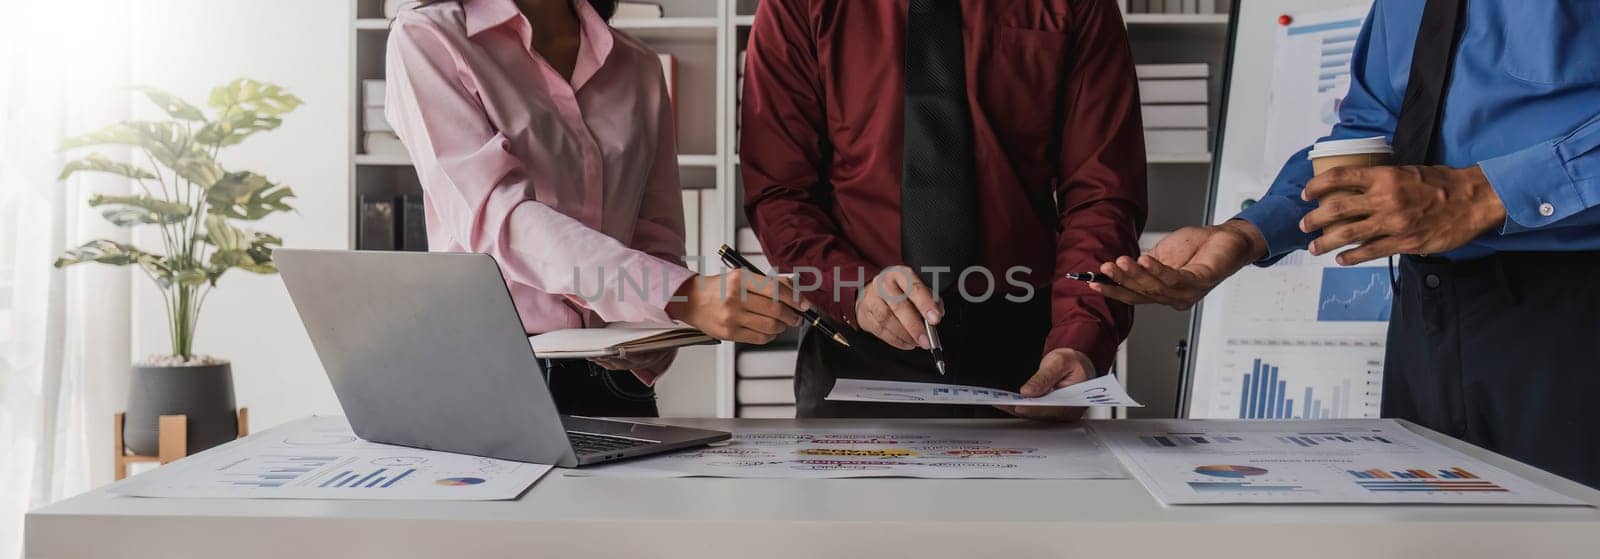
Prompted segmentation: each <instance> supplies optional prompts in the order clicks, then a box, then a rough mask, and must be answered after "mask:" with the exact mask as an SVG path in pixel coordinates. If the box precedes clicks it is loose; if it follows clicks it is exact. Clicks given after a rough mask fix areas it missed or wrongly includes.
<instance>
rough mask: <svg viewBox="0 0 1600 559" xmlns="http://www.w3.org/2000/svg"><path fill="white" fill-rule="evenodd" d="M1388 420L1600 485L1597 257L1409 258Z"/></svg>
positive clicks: (1391, 363)
mask: <svg viewBox="0 0 1600 559" xmlns="http://www.w3.org/2000/svg"><path fill="white" fill-rule="evenodd" d="M1398 294H1399V296H1398V297H1396V298H1395V302H1394V308H1393V310H1394V312H1393V316H1392V317H1391V319H1390V322H1389V341H1388V356H1387V358H1386V363H1385V365H1384V375H1383V416H1384V417H1398V418H1404V419H1408V420H1411V421H1415V422H1417V423H1420V424H1422V425H1425V426H1427V427H1429V428H1431V429H1434V430H1436V431H1439V432H1442V433H1445V434H1448V435H1450V436H1453V437H1457V438H1460V439H1462V440H1465V441H1467V442H1470V443H1472V444H1475V445H1478V446H1481V447H1484V448H1487V449H1489V450H1493V451H1495V452H1498V453H1501V454H1504V455H1506V456H1510V457H1512V458H1515V459H1517V460H1520V461H1522V462H1526V463H1528V464H1531V465H1533V466H1536V467H1539V468H1541V469H1544V470H1546V471H1549V472H1551V473H1555V474H1558V475H1561V476H1564V477H1567V478H1569V479H1573V480H1576V481H1579V482H1581V483H1584V484H1586V485H1589V486H1591V487H1600V252H1567V253H1503V254H1499V255H1496V256H1491V257H1488V258H1483V259H1480V260H1472V261H1466V262H1445V261H1441V260H1436V259H1423V258H1416V257H1405V258H1403V259H1401V263H1400V290H1399V292H1398Z"/></svg>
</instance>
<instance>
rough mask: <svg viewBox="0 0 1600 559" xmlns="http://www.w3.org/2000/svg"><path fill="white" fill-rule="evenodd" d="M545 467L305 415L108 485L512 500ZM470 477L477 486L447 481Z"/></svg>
mask: <svg viewBox="0 0 1600 559" xmlns="http://www.w3.org/2000/svg"><path fill="white" fill-rule="evenodd" d="M549 471H550V466H545V465H540V464H525V463H521V462H510V461H505V460H494V459H490V458H479V457H476V456H466V455H461V454H450V453H446V452H434V451H428V450H421V449H415V448H406V447H399V446H391V445H385V444H378V443H371V442H367V441H363V440H361V439H359V438H357V437H356V436H355V434H354V433H352V432H351V430H350V426H349V424H347V423H345V420H344V418H342V417H311V418H307V419H303V420H300V421H296V422H292V423H288V424H285V425H282V426H279V427H275V428H272V429H268V430H266V431H263V432H260V433H257V434H255V435H252V436H250V437H248V438H245V439H242V440H240V441H238V442H236V443H232V444H230V445H228V446H227V447H222V448H218V449H216V450H213V451H209V452H205V453H202V454H197V455H195V456H193V457H190V458H188V459H185V460H183V461H181V462H175V463H173V464H168V465H166V466H163V467H161V468H157V469H156V470H154V471H151V472H148V473H145V474H141V475H139V476H136V477H134V478H132V479H129V480H128V481H126V482H124V483H122V484H120V485H118V486H117V487H115V488H113V489H112V492H113V493H117V494H122V495H133V496H137V497H164V498H195V499H209V498H225V499H241V498H242V499H367V500H376V499H394V500H402V499H403V500H439V501H485V500H502V499H513V498H516V497H517V496H518V495H520V494H522V492H523V491H524V490H526V489H527V488H528V486H530V485H533V483H534V482H535V481H538V480H539V478H540V477H542V476H543V475H544V474H545V473H546V472H549ZM462 479H473V480H477V482H476V483H454V482H453V481H454V480H462Z"/></svg>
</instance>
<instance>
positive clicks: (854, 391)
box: [828, 375, 1142, 408]
mask: <svg viewBox="0 0 1600 559" xmlns="http://www.w3.org/2000/svg"><path fill="white" fill-rule="evenodd" d="M828 399H829V400H835V401H844V402H891V403H900V404H971V405H983V406H992V405H1005V406H1075V407H1097V406H1124V407H1130V408H1136V407H1142V405H1141V404H1140V403H1138V402H1135V401H1133V398H1131V397H1129V396H1128V392H1127V391H1126V390H1123V389H1122V385H1121V384H1118V383H1117V379H1116V377H1114V376H1111V375H1104V376H1101V377H1100V378H1096V379H1094V380H1090V381H1085V382H1080V383H1078V384H1074V385H1072V386H1068V387H1066V388H1062V389H1059V390H1056V391H1054V392H1051V393H1049V394H1045V395H1043V396H1040V397H1038V398H1024V397H1022V395H1021V394H1017V393H1016V392H1010V391H1006V390H995V389H992V388H984V387H981V386H961V385H955V384H935V383H927V382H902V381H892V380H866V379H849V378H842V379H839V380H838V381H836V382H834V384H833V390H832V391H830V392H828Z"/></svg>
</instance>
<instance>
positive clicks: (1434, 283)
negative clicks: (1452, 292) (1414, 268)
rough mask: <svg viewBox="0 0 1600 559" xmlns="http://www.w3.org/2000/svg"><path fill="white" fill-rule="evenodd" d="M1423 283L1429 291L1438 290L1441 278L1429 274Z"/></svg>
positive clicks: (1423, 279)
mask: <svg viewBox="0 0 1600 559" xmlns="http://www.w3.org/2000/svg"><path fill="white" fill-rule="evenodd" d="M1422 283H1423V284H1425V285H1427V286H1428V289H1438V288H1439V276H1438V275H1436V274H1428V275H1427V277H1424V278H1422Z"/></svg>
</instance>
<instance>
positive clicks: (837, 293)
mask: <svg viewBox="0 0 1600 559" xmlns="http://www.w3.org/2000/svg"><path fill="white" fill-rule="evenodd" d="M881 271H883V270H882V269H881V268H878V267H876V266H868V265H866V264H862V265H858V266H840V267H837V268H828V269H822V270H816V271H815V272H811V271H806V272H799V273H797V275H796V277H795V282H796V287H798V288H799V289H800V290H801V295H802V296H804V297H805V298H806V299H809V300H810V301H811V303H812V304H814V305H816V306H818V307H820V308H821V309H822V312H823V313H826V314H827V315H828V318H832V319H833V320H834V321H835V322H838V323H840V324H843V325H845V326H848V327H850V328H860V327H861V323H860V321H858V320H857V319H856V299H858V298H860V297H861V290H862V289H865V288H866V286H867V284H870V283H872V280H873V279H874V278H876V277H878V273H879V272H881ZM812 273H819V274H822V277H820V278H814V277H808V276H809V275H810V274H812Z"/></svg>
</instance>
